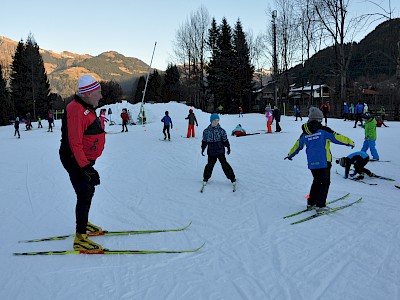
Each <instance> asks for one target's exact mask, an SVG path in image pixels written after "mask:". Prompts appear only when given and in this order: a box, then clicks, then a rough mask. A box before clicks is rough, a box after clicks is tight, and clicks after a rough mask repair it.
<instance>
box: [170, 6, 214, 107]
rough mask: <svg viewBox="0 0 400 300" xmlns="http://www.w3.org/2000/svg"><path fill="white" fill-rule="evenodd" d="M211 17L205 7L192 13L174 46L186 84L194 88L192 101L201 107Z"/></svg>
mask: <svg viewBox="0 0 400 300" xmlns="http://www.w3.org/2000/svg"><path fill="white" fill-rule="evenodd" d="M209 27H210V16H209V13H208V11H207V8H205V6H201V7H200V8H199V9H198V10H197V11H195V12H192V13H191V14H190V17H189V18H188V19H187V20H186V21H185V22H184V23H183V24H182V25H181V26H180V27H179V29H178V31H177V33H176V40H175V46H174V52H175V56H176V58H177V64H178V65H183V66H184V69H183V72H184V74H185V78H186V83H187V84H189V85H190V86H192V87H193V89H191V90H193V91H194V93H193V94H192V95H190V96H191V98H192V99H191V100H192V101H193V102H194V105H195V106H196V107H200V106H201V100H202V98H203V97H204V68H205V64H206V50H207V49H206V43H207V35H208V28H209Z"/></svg>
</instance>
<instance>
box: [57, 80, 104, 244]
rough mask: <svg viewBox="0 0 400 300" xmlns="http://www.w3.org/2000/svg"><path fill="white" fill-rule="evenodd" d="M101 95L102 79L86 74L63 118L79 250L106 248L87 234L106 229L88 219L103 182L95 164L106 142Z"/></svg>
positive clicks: (63, 147) (64, 160)
mask: <svg viewBox="0 0 400 300" xmlns="http://www.w3.org/2000/svg"><path fill="white" fill-rule="evenodd" d="M101 97H102V96H101V86H100V84H99V82H97V81H96V80H95V79H94V78H93V77H92V76H91V75H83V76H82V77H81V78H79V80H78V91H77V93H76V95H75V97H74V100H72V102H70V103H69V104H68V105H67V107H66V109H65V113H64V116H63V120H62V127H61V146H60V160H61V162H62V164H63V166H64V168H65V169H66V170H67V172H68V174H69V178H70V180H71V183H72V186H73V188H74V190H75V193H76V196H77V202H76V208H75V216H76V236H75V240H74V249H75V250H101V249H102V247H101V246H100V245H99V244H96V243H95V242H93V241H91V240H90V239H88V238H87V235H86V233H87V231H89V232H96V231H102V229H101V228H100V227H98V226H95V225H93V224H91V223H90V222H89V221H88V218H89V210H90V205H91V202H92V198H93V195H94V192H95V186H96V185H99V184H100V176H99V173H97V171H96V170H95V169H94V168H93V166H94V164H95V161H96V159H97V158H98V157H100V155H101V153H102V152H103V149H104V144H105V132H104V129H103V127H102V126H101V122H100V119H99V118H98V117H97V115H96V112H95V108H96V107H97V106H98V105H99V100H100V99H101Z"/></svg>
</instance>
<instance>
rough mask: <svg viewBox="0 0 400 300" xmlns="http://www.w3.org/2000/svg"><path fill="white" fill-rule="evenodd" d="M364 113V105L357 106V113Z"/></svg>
mask: <svg viewBox="0 0 400 300" xmlns="http://www.w3.org/2000/svg"><path fill="white" fill-rule="evenodd" d="M363 112H364V105H362V104H361V103H359V104H357V105H356V108H355V113H356V114H362V113H363Z"/></svg>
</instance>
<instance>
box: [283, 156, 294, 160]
mask: <svg viewBox="0 0 400 300" xmlns="http://www.w3.org/2000/svg"><path fill="white" fill-rule="evenodd" d="M285 159H288V160H292V159H291V158H290V157H289V156H286V157H285V158H284V160H285Z"/></svg>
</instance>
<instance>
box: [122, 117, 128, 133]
mask: <svg viewBox="0 0 400 300" xmlns="http://www.w3.org/2000/svg"><path fill="white" fill-rule="evenodd" d="M127 124H128V120H122V131H121V132H124V131H125V130H126V132H128V126H127Z"/></svg>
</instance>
